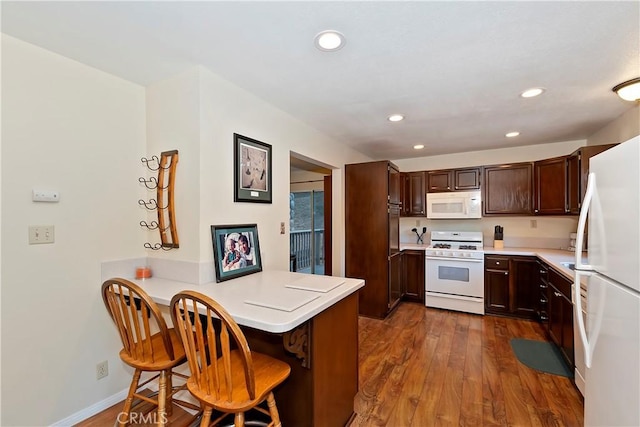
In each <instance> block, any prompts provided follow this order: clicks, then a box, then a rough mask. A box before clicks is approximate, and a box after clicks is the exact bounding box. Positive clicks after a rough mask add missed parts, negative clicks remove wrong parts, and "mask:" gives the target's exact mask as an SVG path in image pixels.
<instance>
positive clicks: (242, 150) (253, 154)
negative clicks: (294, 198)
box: [233, 133, 273, 203]
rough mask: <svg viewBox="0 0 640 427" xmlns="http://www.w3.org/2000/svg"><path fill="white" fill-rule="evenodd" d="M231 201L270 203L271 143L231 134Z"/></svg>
mask: <svg viewBox="0 0 640 427" xmlns="http://www.w3.org/2000/svg"><path fill="white" fill-rule="evenodd" d="M233 145H234V150H233V187H234V190H233V201H234V202H254V203H271V200H272V194H273V192H272V186H271V181H272V176H273V173H272V169H271V164H272V162H271V145H269V144H265V143H264V142H261V141H258V140H256V139H253V138H249V137H246V136H243V135H240V134H237V133H234V134H233Z"/></svg>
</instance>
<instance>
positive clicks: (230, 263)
mask: <svg viewBox="0 0 640 427" xmlns="http://www.w3.org/2000/svg"><path fill="white" fill-rule="evenodd" d="M211 240H212V243H213V262H214V265H215V269H216V282H218V283H220V282H223V281H225V280H230V279H235V278H236V277H241V276H246V275H248V274H253V273H257V272H259V271H262V258H261V256H260V241H259V239H258V226H257V225H256V224H242V225H212V226H211Z"/></svg>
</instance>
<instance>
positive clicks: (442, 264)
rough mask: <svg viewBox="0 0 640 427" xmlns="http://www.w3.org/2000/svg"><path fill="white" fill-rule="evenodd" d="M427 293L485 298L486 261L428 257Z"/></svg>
mask: <svg viewBox="0 0 640 427" xmlns="http://www.w3.org/2000/svg"><path fill="white" fill-rule="evenodd" d="M425 270H426V277H425V279H426V280H425V288H426V291H427V292H438V293H442V294H451V295H462V296H469V297H478V298H483V297H484V260H482V259H464V260H461V259H448V258H436V257H426V269H425Z"/></svg>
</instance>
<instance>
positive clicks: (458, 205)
mask: <svg viewBox="0 0 640 427" xmlns="http://www.w3.org/2000/svg"><path fill="white" fill-rule="evenodd" d="M427 218H431V219H472V218H482V203H480V190H475V191H456V192H451V193H427Z"/></svg>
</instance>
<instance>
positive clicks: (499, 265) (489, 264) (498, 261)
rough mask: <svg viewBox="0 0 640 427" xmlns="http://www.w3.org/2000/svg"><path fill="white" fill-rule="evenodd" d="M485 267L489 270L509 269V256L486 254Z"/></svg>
mask: <svg viewBox="0 0 640 427" xmlns="http://www.w3.org/2000/svg"><path fill="white" fill-rule="evenodd" d="M484 268H485V269H487V270H509V258H508V257H501V256H489V255H487V256H485V257H484Z"/></svg>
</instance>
